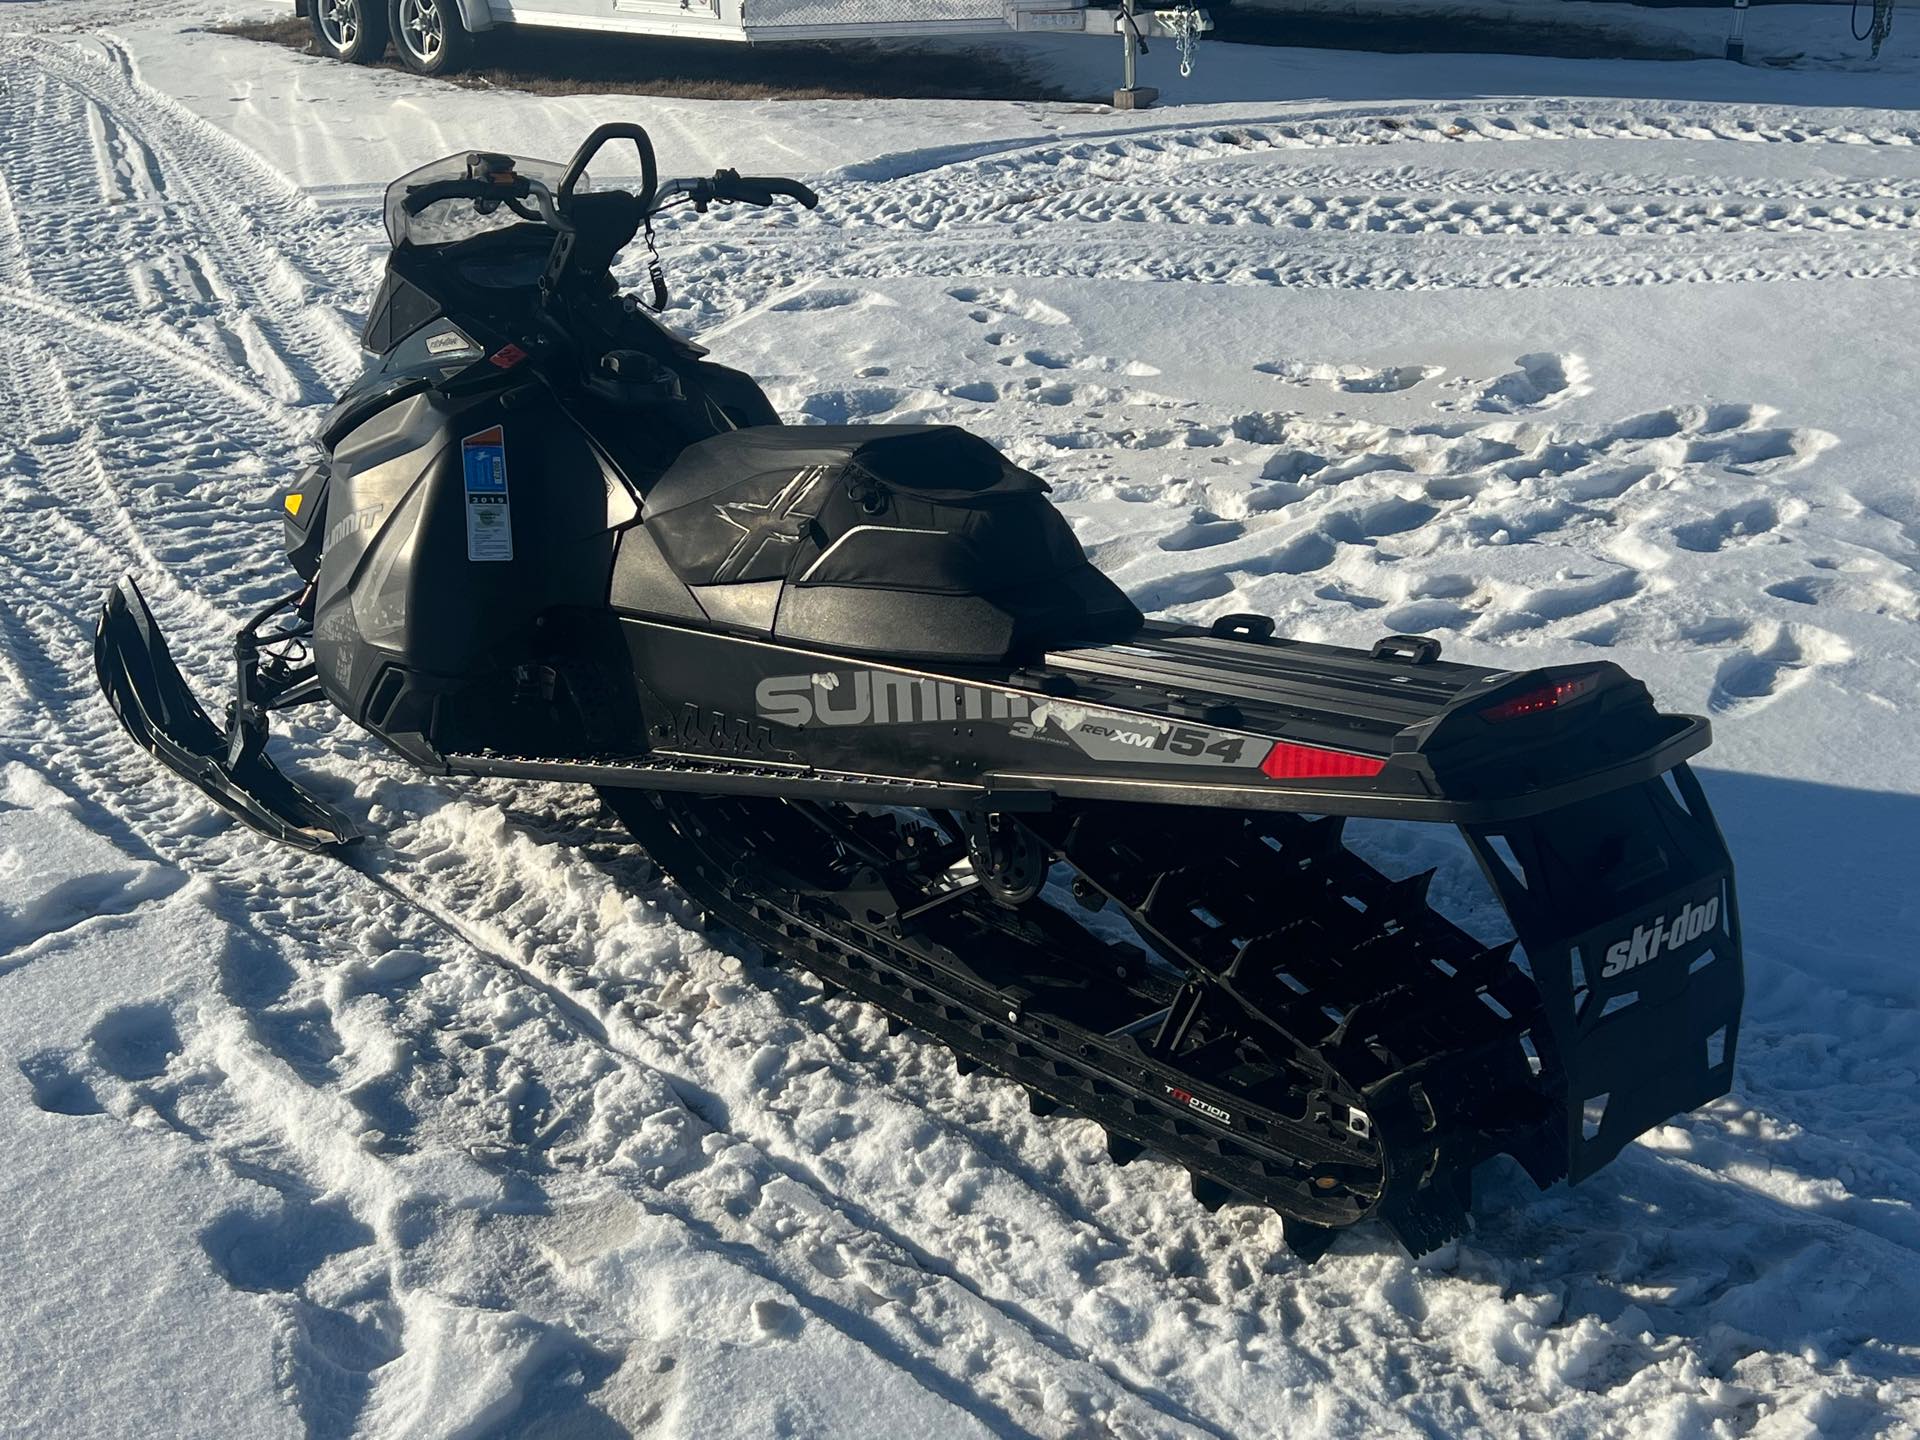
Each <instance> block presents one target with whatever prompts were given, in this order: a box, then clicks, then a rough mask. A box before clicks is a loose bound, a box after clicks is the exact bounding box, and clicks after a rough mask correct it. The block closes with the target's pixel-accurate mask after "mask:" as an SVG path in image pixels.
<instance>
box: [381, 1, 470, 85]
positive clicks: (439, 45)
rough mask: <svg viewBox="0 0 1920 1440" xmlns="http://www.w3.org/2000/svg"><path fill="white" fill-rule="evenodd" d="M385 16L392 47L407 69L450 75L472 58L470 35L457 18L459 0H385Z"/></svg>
mask: <svg viewBox="0 0 1920 1440" xmlns="http://www.w3.org/2000/svg"><path fill="white" fill-rule="evenodd" d="M362 3H366V0H362ZM387 18H388V21H389V23H390V24H391V27H392V29H393V46H394V49H396V50H398V51H399V52H400V58H401V59H402V60H404V61H406V62H407V68H408V69H409V70H412V71H415V72H417V73H418V74H421V75H453V74H457V73H458V72H459V71H461V70H463V69H465V68H466V65H467V62H468V61H469V60H470V59H471V58H472V55H473V35H472V34H471V33H470V32H469V31H468V29H467V27H466V25H465V24H464V23H463V22H462V21H461V19H460V4H459V0H387Z"/></svg>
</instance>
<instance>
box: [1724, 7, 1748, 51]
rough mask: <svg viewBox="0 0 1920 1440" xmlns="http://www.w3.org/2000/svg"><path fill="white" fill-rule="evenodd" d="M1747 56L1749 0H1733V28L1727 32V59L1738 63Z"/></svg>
mask: <svg viewBox="0 0 1920 1440" xmlns="http://www.w3.org/2000/svg"><path fill="white" fill-rule="evenodd" d="M1746 58H1747V0H1733V29H1732V30H1730V31H1728V32H1727V59H1729V60H1732V61H1734V62H1735V63H1736V64H1740V63H1744V62H1745V61H1746Z"/></svg>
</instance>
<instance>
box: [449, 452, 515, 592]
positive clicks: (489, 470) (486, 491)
mask: <svg viewBox="0 0 1920 1440" xmlns="http://www.w3.org/2000/svg"><path fill="white" fill-rule="evenodd" d="M460 463H461V467H462V469H463V470H464V472H465V475H466V481H467V559H469V560H511V559H513V510H512V508H511V507H510V506H509V505H508V503H507V438H506V434H505V432H504V431H503V430H502V429H501V428H500V426H498V425H495V426H493V427H492V428H491V429H487V430H482V431H481V432H480V433H479V434H477V435H469V436H467V438H466V439H464V440H462V441H461V442H460Z"/></svg>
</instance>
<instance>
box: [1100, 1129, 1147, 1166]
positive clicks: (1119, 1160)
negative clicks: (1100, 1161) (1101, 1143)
mask: <svg viewBox="0 0 1920 1440" xmlns="http://www.w3.org/2000/svg"><path fill="white" fill-rule="evenodd" d="M1146 1153H1147V1147H1146V1146H1144V1145H1142V1144H1141V1143H1140V1142H1139V1141H1138V1140H1129V1139H1128V1138H1127V1137H1126V1136H1124V1135H1116V1134H1115V1133H1114V1132H1113V1131H1111V1130H1109V1131H1108V1132H1107V1158H1108V1159H1110V1160H1112V1161H1113V1163H1114V1164H1116V1165H1131V1164H1132V1163H1133V1162H1134V1161H1136V1160H1138V1159H1139V1158H1140V1157H1141V1156H1142V1155H1144V1154H1146Z"/></svg>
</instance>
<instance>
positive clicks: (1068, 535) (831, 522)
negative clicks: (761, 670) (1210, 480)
mask: <svg viewBox="0 0 1920 1440" xmlns="http://www.w3.org/2000/svg"><path fill="white" fill-rule="evenodd" d="M1046 494H1047V486H1046V483H1045V482H1044V481H1043V480H1041V479H1040V477H1039V476H1037V475H1034V474H1032V473H1031V472H1029V471H1026V470H1023V469H1021V468H1020V467H1019V466H1017V465H1015V464H1013V463H1012V462H1011V461H1009V460H1008V459H1007V458H1006V457H1005V456H1003V455H1002V454H1001V453H1000V452H999V451H998V450H996V449H994V447H993V446H991V445H989V444H988V443H987V442H986V441H984V440H982V439H980V438H978V437H977V436H974V435H969V434H968V433H967V432H966V431H964V430H960V429H957V428H955V427H953V426H950V425H757V426H752V427H749V428H746V429H741V430H733V431H729V432H727V433H726V434H722V435H716V436H713V437H712V438H710V439H706V440H701V441H698V442H696V443H695V444H693V445H690V446H688V447H687V448H686V449H685V450H684V451H683V452H682V453H681V454H680V456H679V457H678V458H677V459H676V460H675V461H674V463H673V465H672V466H671V467H669V468H668V470H667V471H666V472H665V473H664V474H663V475H662V476H661V477H660V479H659V480H657V481H656V482H655V483H654V484H653V486H652V487H651V488H650V489H649V491H648V493H647V496H646V504H645V508H644V511H643V521H644V529H645V536H644V537H634V536H632V535H629V536H628V537H623V541H622V546H621V557H622V558H621V559H620V560H618V561H616V565H615V576H614V585H613V591H614V601H615V605H616V607H622V594H623V591H625V590H629V589H631V588H632V586H631V585H623V576H622V573H621V572H622V569H623V568H627V569H631V570H634V571H636V572H637V571H638V570H639V569H641V568H646V569H650V570H656V571H657V569H658V560H657V559H656V558H655V555H657V556H658V557H664V560H665V562H666V565H667V566H669V567H671V570H672V573H673V574H674V575H675V576H676V577H677V578H678V580H679V581H680V583H681V584H683V585H684V586H685V587H686V589H687V590H688V591H689V592H690V593H691V594H692V596H693V597H694V599H695V600H696V601H697V602H698V604H699V606H700V609H701V610H702V611H703V612H704V614H705V615H706V616H707V618H709V619H710V620H712V621H713V622H714V623H716V624H720V625H724V626H727V627H729V628H733V629H742V630H747V631H751V632H755V633H761V634H769V635H772V636H774V637H775V638H777V639H782V640H789V641H793V642H795V643H802V644H811V645H821V646H830V647H832V648H834V649H839V650H851V651H856V652H860V653H866V654H885V655H899V656H924V657H930V658H931V657H939V658H944V659H952V660H966V661H977V662H981V663H989V662H997V661H1002V660H1006V659H1009V658H1011V657H1014V656H1016V655H1022V654H1025V653H1028V652H1038V651H1039V650H1041V649H1044V648H1046V647H1050V646H1059V645H1067V644H1092V643H1098V642H1100V641H1103V640H1111V639H1116V638H1120V637H1122V636H1125V635H1130V634H1132V633H1133V632H1134V631H1136V630H1137V629H1138V628H1139V627H1140V625H1141V623H1142V619H1141V615H1140V612H1139V611H1138V610H1137V609H1136V608H1135V607H1134V605H1133V603H1132V602H1131V601H1130V600H1128V599H1127V597H1126V596H1125V595H1124V594H1123V593H1122V592H1121V591H1120V590H1119V589H1118V588H1117V587H1116V586H1115V585H1114V584H1113V582H1112V581H1110V580H1108V579H1107V578H1106V577H1105V576H1104V575H1102V574H1101V573H1100V572H1099V571H1098V570H1096V569H1095V568H1094V567H1093V565H1092V564H1091V563H1090V562H1089V561H1088V559H1087V557H1086V553H1085V552H1084V551H1083V550H1082V549H1081V548H1080V543H1079V541H1078V540H1076V539H1075V538H1074V535H1073V531H1072V529H1071V528H1070V527H1069V526H1068V525H1067V523H1066V521H1065V520H1064V519H1062V518H1061V516H1060V515H1059V513H1058V512H1057V511H1056V510H1054V509H1053V507H1052V506H1051V505H1050V504H1048V503H1047V500H1046V498H1045V497H1046ZM629 550H631V551H632V552H633V553H632V554H631V555H629V554H628V551H629ZM649 550H653V551H654V552H655V555H649V554H648V553H647V552H648V551H649ZM625 578H626V579H627V580H629V581H631V580H633V579H637V578H638V576H637V574H634V575H629V576H627V577H625ZM656 578H657V577H656ZM649 588H654V587H649Z"/></svg>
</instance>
